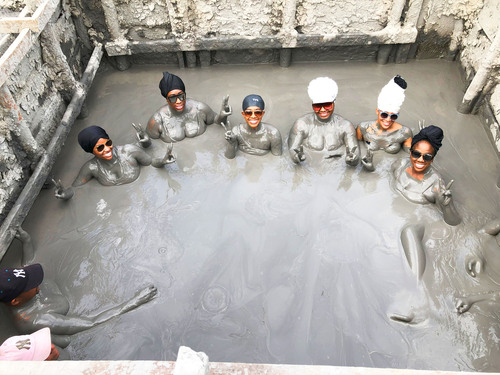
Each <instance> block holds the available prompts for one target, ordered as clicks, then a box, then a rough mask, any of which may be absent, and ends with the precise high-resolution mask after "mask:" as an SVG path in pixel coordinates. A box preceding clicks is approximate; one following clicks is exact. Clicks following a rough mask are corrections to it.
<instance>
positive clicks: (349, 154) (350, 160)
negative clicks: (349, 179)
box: [345, 146, 359, 167]
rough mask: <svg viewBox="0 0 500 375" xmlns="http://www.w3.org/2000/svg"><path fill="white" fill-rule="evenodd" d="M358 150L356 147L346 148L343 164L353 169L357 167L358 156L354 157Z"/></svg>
mask: <svg viewBox="0 0 500 375" xmlns="http://www.w3.org/2000/svg"><path fill="white" fill-rule="evenodd" d="M357 149H358V146H353V148H352V149H351V148H349V147H347V148H346V155H345V162H346V164H348V165H350V166H353V167H355V166H356V165H358V161H359V156H358V155H356V150H357Z"/></svg>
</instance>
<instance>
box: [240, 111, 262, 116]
mask: <svg viewBox="0 0 500 375" xmlns="http://www.w3.org/2000/svg"><path fill="white" fill-rule="evenodd" d="M244 113H245V116H247V117H250V116H252V115H255V116H257V117H260V116H262V115H263V114H264V112H262V111H261V110H259V109H258V110H256V111H251V110H250V109H247V110H246V111H244Z"/></svg>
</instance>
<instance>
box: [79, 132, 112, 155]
mask: <svg viewBox="0 0 500 375" xmlns="http://www.w3.org/2000/svg"><path fill="white" fill-rule="evenodd" d="M101 138H104V139H109V135H108V133H106V131H105V130H104V129H103V128H101V127H100V126H97V125H92V126H89V127H88V128H85V129H83V130H82V131H81V132H80V133H78V143H80V146H82V148H83V150H84V151H85V152H90V153H92V152H93V151H94V147H95V145H96V143H97V141H98V140H99V139H101Z"/></svg>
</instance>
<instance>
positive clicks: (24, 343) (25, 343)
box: [16, 339, 31, 350]
mask: <svg viewBox="0 0 500 375" xmlns="http://www.w3.org/2000/svg"><path fill="white" fill-rule="evenodd" d="M16 346H17V348H18V349H19V350H21V349H26V350H30V348H31V342H30V339H26V340H19V341H18V342H16Z"/></svg>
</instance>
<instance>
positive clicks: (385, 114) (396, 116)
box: [380, 112, 399, 121]
mask: <svg viewBox="0 0 500 375" xmlns="http://www.w3.org/2000/svg"><path fill="white" fill-rule="evenodd" d="M389 116H390V117H391V120H392V121H396V120H397V119H398V117H399V115H398V114H397V113H393V114H392V115H390V114H389V113H387V112H380V117H382V118H387V117H389Z"/></svg>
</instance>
